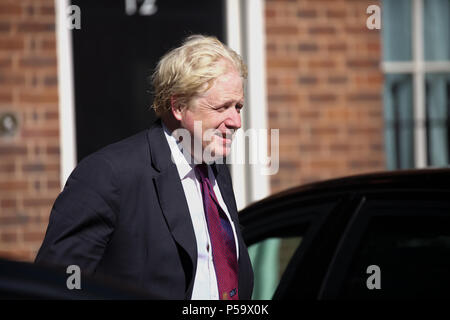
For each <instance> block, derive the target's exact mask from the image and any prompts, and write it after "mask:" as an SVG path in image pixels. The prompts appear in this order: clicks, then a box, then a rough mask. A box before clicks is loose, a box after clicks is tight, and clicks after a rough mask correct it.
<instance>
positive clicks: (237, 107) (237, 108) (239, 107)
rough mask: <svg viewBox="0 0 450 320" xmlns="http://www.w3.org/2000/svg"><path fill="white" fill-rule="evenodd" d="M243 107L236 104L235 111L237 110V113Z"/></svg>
mask: <svg viewBox="0 0 450 320" xmlns="http://www.w3.org/2000/svg"><path fill="white" fill-rule="evenodd" d="M243 107H244V106H243V105H242V104H237V105H236V110H237V112H240V111H241V109H242V108H243Z"/></svg>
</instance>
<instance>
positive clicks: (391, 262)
mask: <svg viewBox="0 0 450 320" xmlns="http://www.w3.org/2000/svg"><path fill="white" fill-rule="evenodd" d="M449 225H450V217H448V216H432V215H430V212H427V215H424V216H400V217H399V216H397V217H393V216H391V217H386V216H384V217H381V216H379V217H374V218H372V219H371V221H370V222H369V227H368V230H367V232H366V234H365V237H364V238H363V241H362V244H361V246H360V248H359V250H358V251H357V252H356V254H355V257H354V259H355V260H354V262H353V263H352V266H351V268H350V272H349V274H348V276H347V277H346V280H345V282H344V287H343V290H342V291H341V295H340V296H341V297H342V298H358V299H365V298H380V299H395V298H396V299H402V298H432V297H441V298H442V297H448V296H449V293H450V292H449V290H448V288H449V286H450V274H449V270H450V230H449V228H448V227H447V226H449ZM371 265H376V266H378V267H379V269H380V273H379V276H380V277H379V279H380V286H381V289H379V290H369V289H368V287H367V280H368V278H369V277H370V276H371V274H373V272H372V273H371V274H368V273H367V267H368V266H371Z"/></svg>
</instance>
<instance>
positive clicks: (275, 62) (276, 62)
mask: <svg viewBox="0 0 450 320" xmlns="http://www.w3.org/2000/svg"><path fill="white" fill-rule="evenodd" d="M267 67H268V68H269V69H271V68H286V69H293V68H295V69H296V68H297V67H298V61H297V59H285V58H283V59H268V60H267Z"/></svg>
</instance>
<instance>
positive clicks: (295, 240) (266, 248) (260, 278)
mask: <svg viewBox="0 0 450 320" xmlns="http://www.w3.org/2000/svg"><path fill="white" fill-rule="evenodd" d="M301 241H302V237H289V238H269V239H266V240H264V241H261V242H258V243H256V244H253V245H252V246H250V247H249V248H248V250H249V254H250V259H251V261H252V265H253V270H254V279H255V281H254V282H255V283H254V290H253V296H252V299H256V300H269V299H271V298H272V296H273V294H274V293H275V289H276V288H277V286H278V283H279V282H280V279H281V276H282V275H283V273H284V271H285V270H286V266H287V265H288V263H289V261H290V260H291V258H292V256H293V254H294V252H295V251H296V250H297V248H298V247H299V245H300V243H301Z"/></svg>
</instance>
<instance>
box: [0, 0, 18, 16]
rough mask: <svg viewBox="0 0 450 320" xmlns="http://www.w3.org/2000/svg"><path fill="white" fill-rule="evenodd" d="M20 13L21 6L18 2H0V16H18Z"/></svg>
mask: <svg viewBox="0 0 450 320" xmlns="http://www.w3.org/2000/svg"><path fill="white" fill-rule="evenodd" d="M21 14H22V7H21V6H20V5H19V4H18V3H0V17H1V16H5V17H11V16H20V15H21ZM15 18H16V17H15Z"/></svg>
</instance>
